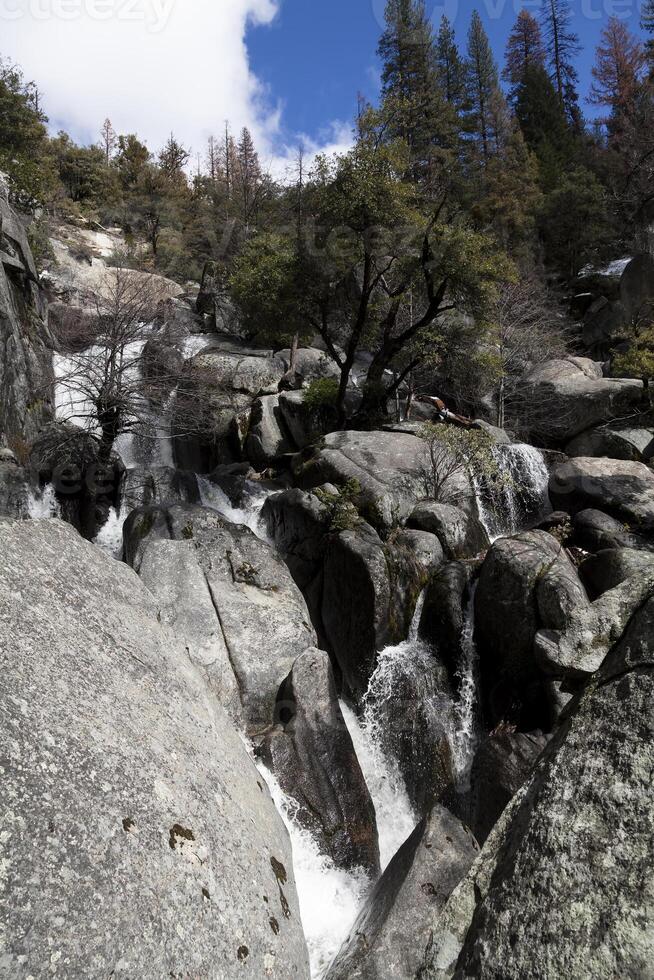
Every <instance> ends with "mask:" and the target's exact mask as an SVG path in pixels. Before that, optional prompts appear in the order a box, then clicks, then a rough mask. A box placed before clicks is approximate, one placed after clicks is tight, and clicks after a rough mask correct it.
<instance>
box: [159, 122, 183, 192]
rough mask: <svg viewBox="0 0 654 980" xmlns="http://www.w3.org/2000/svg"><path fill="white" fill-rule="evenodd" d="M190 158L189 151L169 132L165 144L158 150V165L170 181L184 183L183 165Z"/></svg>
mask: <svg viewBox="0 0 654 980" xmlns="http://www.w3.org/2000/svg"><path fill="white" fill-rule="evenodd" d="M190 158H191V154H190V153H189V151H188V150H187V149H186V148H185V147H183V146H182V144H181V143H180V142H179V141H178V140H176V139H175V137H174V135H173V134H172V133H171V134H170V136H169V138H168V140H167V142H166V145H165V146H164V148H163V149H162V150H161V151H160V152H159V157H158V161H159V167H160V168H161V171H162V173H163V174H164V175H165V176H166V177H167V178H168V180H169V181H171V183H177V184H182V183H184V184H186V176H185V174H184V167H185V166H186V164H187V163H188V162H189V160H190Z"/></svg>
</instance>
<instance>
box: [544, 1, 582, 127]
mask: <svg viewBox="0 0 654 980" xmlns="http://www.w3.org/2000/svg"><path fill="white" fill-rule="evenodd" d="M542 20H543V27H544V29H545V40H546V46H547V61H548V66H549V69H550V76H551V78H552V81H553V82H554V87H555V89H556V93H557V95H558V98H559V102H560V103H561V105H562V106H563V107H564V108H565V111H566V113H567V115H568V118H569V119H570V121H571V122H574V123H577V122H578V119H579V97H578V95H577V83H578V81H579V75H578V74H577V69H576V68H575V65H574V60H575V58H576V57H577V56H578V55H579V53H580V52H581V44H580V42H579V37H578V35H577V34H575V32H574V31H573V30H572V27H571V22H572V12H571V10H570V0H544V4H543V8H542Z"/></svg>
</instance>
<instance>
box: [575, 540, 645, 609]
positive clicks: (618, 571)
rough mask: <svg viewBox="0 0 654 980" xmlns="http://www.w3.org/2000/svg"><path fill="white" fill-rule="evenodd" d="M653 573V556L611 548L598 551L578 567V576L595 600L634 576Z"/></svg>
mask: <svg viewBox="0 0 654 980" xmlns="http://www.w3.org/2000/svg"><path fill="white" fill-rule="evenodd" d="M652 571H654V554H652V552H651V551H640V550H637V549H636V548H612V549H607V550H605V551H598V552H597V554H596V555H591V556H590V557H588V558H587V559H586V560H585V561H584V562H583V563H582V565H581V566H580V568H579V574H580V576H581V579H582V581H583V583H584V585H585V586H586V590H587V591H588V594H589V595H590V596H591V598H593V599H597V598H599V597H600V596H602V595H604V593H605V592H608V591H609V590H610V589H615V588H617V586H619V585H622V583H623V582H625V581H626V580H627V579H630V578H632V577H633V576H634V575H647V574H649V573H650V572H652Z"/></svg>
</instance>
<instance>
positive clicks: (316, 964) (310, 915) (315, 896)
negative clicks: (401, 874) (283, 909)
mask: <svg viewBox="0 0 654 980" xmlns="http://www.w3.org/2000/svg"><path fill="white" fill-rule="evenodd" d="M257 767H258V769H259V772H260V773H261V775H262V776H263V778H264V779H265V780H266V783H267V784H268V788H269V790H270V794H271V796H272V798H273V802H274V803H275V806H276V807H277V810H278V812H279V813H280V815H281V817H282V819H283V821H284V823H285V824H286V828H287V830H288V833H289V836H290V838H291V847H292V849H293V871H294V874H295V883H296V886H297V893H298V899H299V902H300V915H301V917H302V926H303V929H304V934H305V936H306V940H307V946H308V948H309V957H310V960H311V977H312V980H322V978H323V977H324V976H325V974H326V972H327V970H328V969H329V966H330V964H331V962H332V960H333V959H334V957H335V956H336V954H337V953H338V951H339V949H340V948H341V946H342V944H343V942H344V941H345V939H347V936H348V934H349V931H350V929H351V928H352V925H353V923H354V922H355V921H356V918H357V915H358V914H359V911H360V910H361V907H362V905H363V903H364V902H365V901H366V899H367V897H368V895H369V893H370V888H371V882H370V879H369V878H368V876H367V875H366V874H365V872H364V871H360V872H356V871H352V872H348V871H343V870H342V869H341V868H337V867H336V865H335V864H334V862H333V861H332V860H331V858H329V857H328V856H326V855H325V854H321V852H320V849H319V847H318V845H317V843H316V841H315V840H314V838H313V837H312V836H311V834H310V833H309V831H308V830H305V829H304V828H302V827H300V825H299V824H298V822H297V820H296V815H295V811H296V806H295V804H294V802H293V801H292V800H291V799H289V797H288V796H286V794H285V793H284V792H283V790H282V789H281V787H280V785H279V783H278V781H277V779H276V778H275V777H274V776H273V775H272V773H271V772H270V771H269V770H268V769H267V768H266V767H265V766H264V765H263V763H261V762H260V761H259V762H258V763H257Z"/></svg>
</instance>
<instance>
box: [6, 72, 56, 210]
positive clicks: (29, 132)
mask: <svg viewBox="0 0 654 980" xmlns="http://www.w3.org/2000/svg"><path fill="white" fill-rule="evenodd" d="M39 102H40V100H39V97H38V90H37V89H36V87H35V86H34V85H32V84H31V83H30V84H26V82H25V80H24V78H23V74H22V72H21V70H20V69H19V68H17V67H16V66H15V65H13V64H11V63H10V62H4V61H2V60H1V59H0V170H1V171H3V172H4V173H6V174H7V175H8V176H9V178H10V180H11V184H12V192H13V193H14V194H15V196H16V198H17V199H18V200H20V201H21V203H24V204H28V205H30V206H32V205H34V204H37V203H43V202H44V201H47V200H49V199H50V198H51V197H52V195H53V194H54V193H55V187H56V175H55V171H54V166H53V162H52V159H51V155H50V153H49V147H48V138H47V130H46V127H45V124H46V122H47V119H46V117H45V116H44V115H43V113H42V112H41V110H40V108H39Z"/></svg>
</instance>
